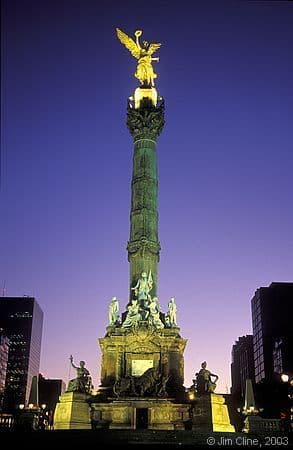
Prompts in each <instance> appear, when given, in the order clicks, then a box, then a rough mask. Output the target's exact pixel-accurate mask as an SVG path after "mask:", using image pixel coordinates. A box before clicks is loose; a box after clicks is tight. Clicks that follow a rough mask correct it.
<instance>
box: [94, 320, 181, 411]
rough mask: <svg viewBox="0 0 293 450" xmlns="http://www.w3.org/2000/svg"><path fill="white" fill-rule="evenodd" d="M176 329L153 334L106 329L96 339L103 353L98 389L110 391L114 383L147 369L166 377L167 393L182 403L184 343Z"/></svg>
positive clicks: (146, 329)
mask: <svg viewBox="0 0 293 450" xmlns="http://www.w3.org/2000/svg"><path fill="white" fill-rule="evenodd" d="M179 331H180V330H179V328H164V329H162V330H156V329H153V328H150V327H148V326H147V325H145V326H144V325H143V323H141V324H140V326H139V328H138V329H131V330H128V329H123V328H121V327H120V328H119V327H117V328H115V327H114V328H110V327H108V328H107V335H106V336H105V337H104V338H100V339H99V343H100V346H101V350H102V369H101V387H103V388H108V391H109V394H110V395H111V389H112V388H113V385H114V383H115V381H116V380H118V379H120V378H123V377H129V376H134V377H136V376H140V375H142V373H143V372H144V371H145V370H147V369H148V368H151V367H153V368H154V369H157V370H158V372H159V373H160V374H162V375H163V376H167V377H169V380H168V384H167V392H168V394H169V396H170V397H172V398H173V397H174V396H175V397H176V398H177V400H178V403H181V399H180V398H179V397H180V393H182V392H183V393H184V388H183V383H184V358H183V352H184V349H185V346H186V342H187V340H186V339H183V338H182V337H181V336H180V335H179Z"/></svg>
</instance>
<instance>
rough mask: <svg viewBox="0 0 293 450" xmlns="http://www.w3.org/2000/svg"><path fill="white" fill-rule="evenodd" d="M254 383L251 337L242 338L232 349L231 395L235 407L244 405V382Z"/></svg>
mask: <svg viewBox="0 0 293 450" xmlns="http://www.w3.org/2000/svg"><path fill="white" fill-rule="evenodd" d="M247 379H250V380H251V381H252V383H254V381H255V376H254V360H253V336H252V335H250V334H249V335H246V336H242V337H240V338H239V339H238V341H236V342H235V344H234V345H233V347H232V364H231V381H232V387H231V394H232V396H233V401H234V403H235V404H237V406H240V405H242V406H243V404H244V399H245V387H246V380H247Z"/></svg>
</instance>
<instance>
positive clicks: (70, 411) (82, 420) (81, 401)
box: [54, 392, 91, 430]
mask: <svg viewBox="0 0 293 450" xmlns="http://www.w3.org/2000/svg"><path fill="white" fill-rule="evenodd" d="M88 397H89V396H88V395H87V394H82V393H80V392H65V393H64V394H62V395H60V397H59V403H57V405H56V409H55V414H54V429H55V430H85V429H90V428H91V421H90V407H89V404H88V402H87V399H88Z"/></svg>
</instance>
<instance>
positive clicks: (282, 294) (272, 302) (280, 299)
mask: <svg viewBox="0 0 293 450" xmlns="http://www.w3.org/2000/svg"><path fill="white" fill-rule="evenodd" d="M251 309H252V328H253V350H254V366H255V381H256V383H259V382H260V381H262V380H265V381H270V380H272V379H274V378H275V374H276V373H280V372H282V371H285V370H286V371H289V372H292V371H293V351H292V336H293V326H292V317H293V283H277V282H274V283H271V284H270V286H269V287H260V288H259V289H257V290H256V292H255V295H254V297H253V298H252V300H251ZM290 345H291V351H290V349H289V347H290ZM280 364H281V366H280ZM277 366H278V367H277Z"/></svg>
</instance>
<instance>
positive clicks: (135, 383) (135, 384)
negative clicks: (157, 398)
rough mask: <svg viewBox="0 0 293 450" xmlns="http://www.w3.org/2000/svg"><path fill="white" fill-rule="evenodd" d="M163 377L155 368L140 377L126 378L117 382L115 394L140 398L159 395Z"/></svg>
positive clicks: (114, 389) (114, 388)
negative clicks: (146, 395)
mask: <svg viewBox="0 0 293 450" xmlns="http://www.w3.org/2000/svg"><path fill="white" fill-rule="evenodd" d="M160 380H161V377H160V375H159V373H158V371H157V370H156V369H154V368H150V369H148V370H146V371H145V372H144V373H143V374H142V375H141V376H140V377H138V378H136V377H124V378H119V379H118V380H116V382H115V384H114V386H113V392H114V394H115V395H116V396H117V398H119V397H126V396H128V395H129V396H138V397H143V396H144V395H145V394H148V395H157V391H158V386H159V382H160Z"/></svg>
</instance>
